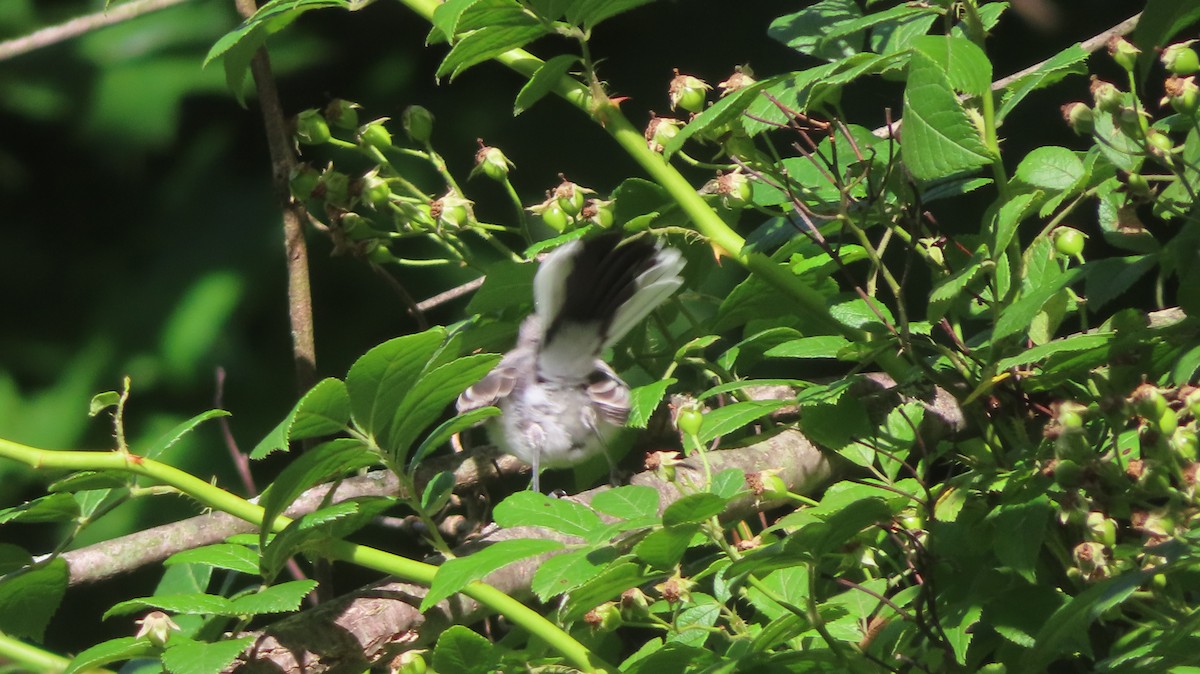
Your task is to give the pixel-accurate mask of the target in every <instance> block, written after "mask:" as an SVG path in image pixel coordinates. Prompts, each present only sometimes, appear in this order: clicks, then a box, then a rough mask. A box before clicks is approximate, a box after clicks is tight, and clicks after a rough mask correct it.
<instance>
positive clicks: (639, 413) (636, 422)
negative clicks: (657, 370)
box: [625, 377, 677, 428]
mask: <svg viewBox="0 0 1200 674" xmlns="http://www.w3.org/2000/svg"><path fill="white" fill-rule="evenodd" d="M676 381H677V380H676V379H675V378H674V377H668V378H666V379H662V380H660V381H656V382H653V383H650V384H646V385H645V386H637V387H635V388H633V389H631V390H630V392H629V419H628V420H627V421H626V422H625V425H626V426H629V427H630V428H645V427H646V425H647V424H649V423H650V415H652V414H654V410H656V409H658V404H659V403H661V402H662V399H663V396H665V395H666V394H667V389H668V388H670V387H671V385H672V384H674V383H675V382H676Z"/></svg>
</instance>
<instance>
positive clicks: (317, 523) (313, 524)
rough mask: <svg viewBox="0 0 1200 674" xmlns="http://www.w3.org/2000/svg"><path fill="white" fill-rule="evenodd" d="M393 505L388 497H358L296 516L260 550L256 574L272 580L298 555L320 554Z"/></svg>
mask: <svg viewBox="0 0 1200 674" xmlns="http://www.w3.org/2000/svg"><path fill="white" fill-rule="evenodd" d="M394 504H395V499H393V498H390V497H385V496H359V497H356V498H353V499H348V500H346V501H342V502H341V503H335V504H333V505H329V506H325V507H324V508H320V509H318V510H316V511H314V512H311V513H305V514H303V515H301V516H300V517H297V518H296V519H294V520H292V522H291V523H290V524H288V525H287V527H285V528H284V529H283V531H281V532H279V533H278V534H276V535H275V536H274V537H272V538H271V540H270V542H269V543H267V545H266V547H264V548H263V550H262V555H261V558H260V559H259V562H258V563H259V573H260V574H261V575H262V576H264V577H266V578H274V577H275V576H276V575H277V574H278V573H279V571H280V569H282V568H283V565H284V564H286V563H287V560H288V558H290V557H291V556H293V555H295V554H296V553H297V552H309V551H315V552H316V553H317V554H320V552H321V545H323V544H324V543H325V542H326V541H328V540H329V539H331V538H341V537H345V536H349V535H350V534H352V533H354V532H355V531H357V530H358V529H361V528H362V527H363V526H365V525H366V524H368V523H369V522H370V521H371V520H373V519H375V518H376V517H378V516H379V515H380V514H381V513H382V512H384V511H385V510H387V509H388V508H390V507H391V506H393V505H394Z"/></svg>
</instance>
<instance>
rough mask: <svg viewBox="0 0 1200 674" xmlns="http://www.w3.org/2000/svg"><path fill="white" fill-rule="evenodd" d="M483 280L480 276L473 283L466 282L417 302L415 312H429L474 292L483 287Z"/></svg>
mask: <svg viewBox="0 0 1200 674" xmlns="http://www.w3.org/2000/svg"><path fill="white" fill-rule="evenodd" d="M485 278H486V277H484V276H480V277H479V278H477V279H475V280H473V281H467V282H466V283H464V284H462V285H460V286H458V287H456V288H451V289H449V290H447V291H445V292H441V293H438V294H436V295H434V296H433V297H430V298H429V299H427V300H421V301H420V302H417V311H422V312H424V311H429V310H430V309H432V308H434V307H436V306H439V305H442V304H445V303H446V302H450V301H452V300H456V299H458V298H460V297H462V296H463V295H466V294H468V293H471V292H474V291H475V290H477V289H478V288H479V286H481V285H483V280H484V279H485Z"/></svg>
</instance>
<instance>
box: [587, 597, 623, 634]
mask: <svg viewBox="0 0 1200 674" xmlns="http://www.w3.org/2000/svg"><path fill="white" fill-rule="evenodd" d="M583 622H585V623H587V624H588V625H590V626H591V628H592V629H594V630H603V631H605V632H611V631H613V630H615V629H617V628H618V627H620V626H621V609H619V608H617V605H616V603H614V602H611V601H606V602H604V603H603V604H601V605H599V606H597V607H596V608H594V609H592V610H590V611H588V612H587V613H585V614H584V616H583Z"/></svg>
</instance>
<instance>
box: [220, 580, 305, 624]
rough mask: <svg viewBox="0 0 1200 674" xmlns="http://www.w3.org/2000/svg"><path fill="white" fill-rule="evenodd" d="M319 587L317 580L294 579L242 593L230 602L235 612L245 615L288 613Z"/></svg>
mask: <svg viewBox="0 0 1200 674" xmlns="http://www.w3.org/2000/svg"><path fill="white" fill-rule="evenodd" d="M316 587H317V581H315V580H292V581H288V582H286V583H279V584H277V585H272V586H270V587H268V588H265V589H263V590H260V591H258V592H254V593H252V594H247V595H242V596H241V597H237V598H236V599H234V600H232V602H230V608H231V610H232V611H233V612H234V613H237V614H238V615H244V616H252V615H260V614H263V613H287V612H289V611H295V610H296V609H298V608H300V602H302V601H304V598H305V597H307V596H308V594H309V593H310V592H312V591H313V590H315V589H316Z"/></svg>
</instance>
